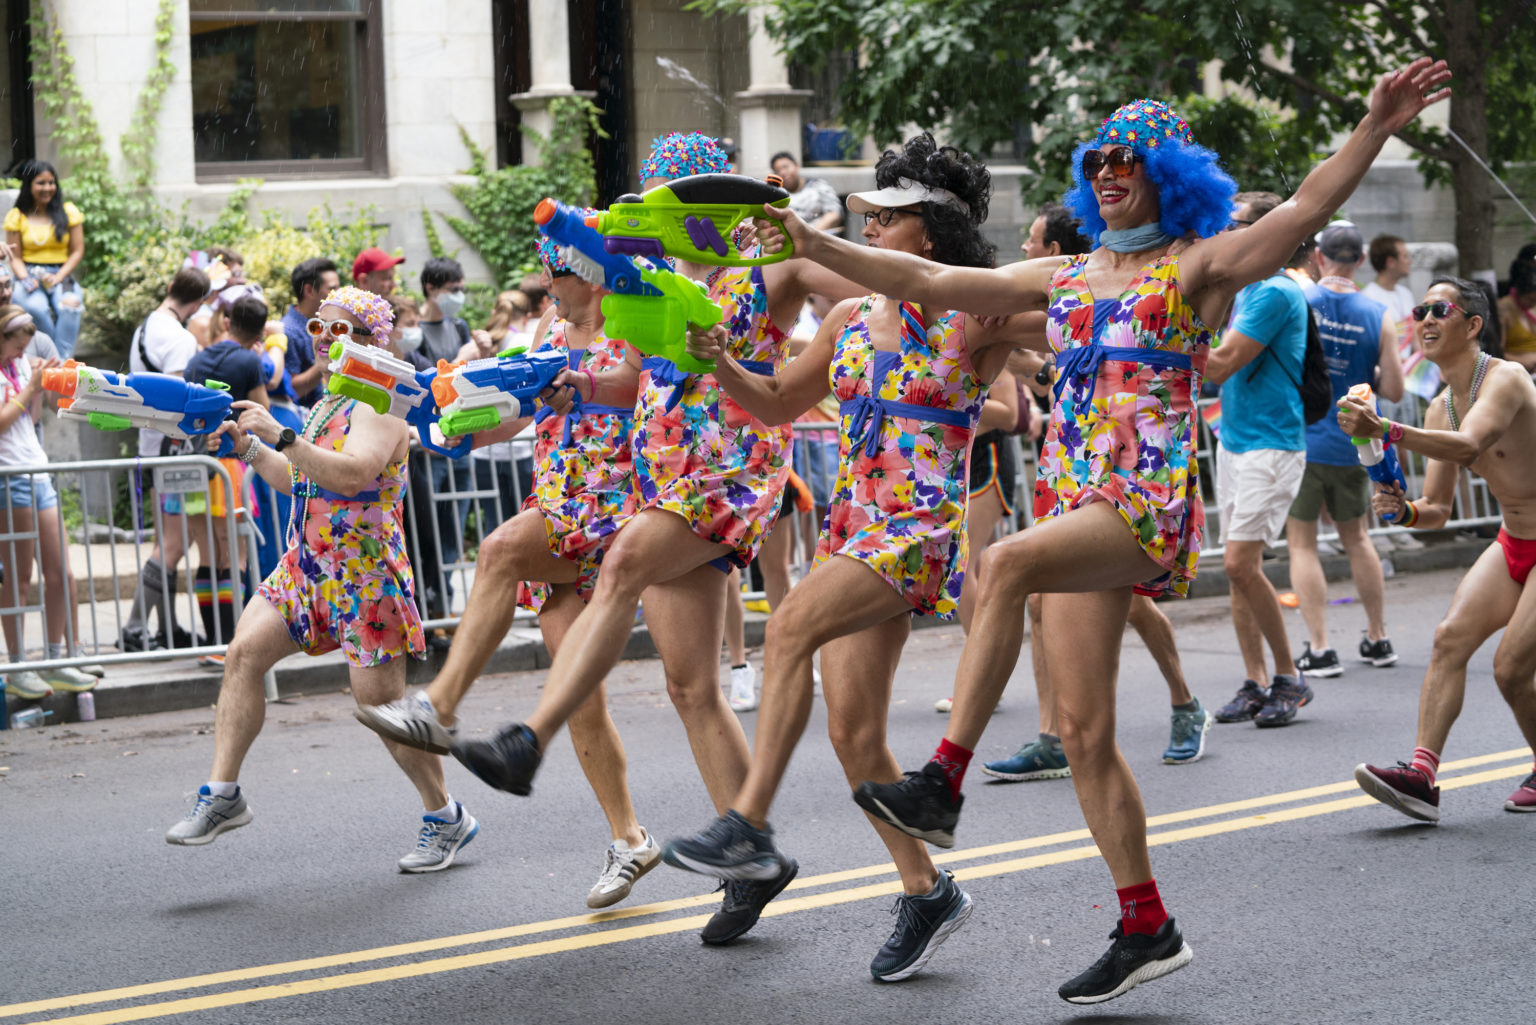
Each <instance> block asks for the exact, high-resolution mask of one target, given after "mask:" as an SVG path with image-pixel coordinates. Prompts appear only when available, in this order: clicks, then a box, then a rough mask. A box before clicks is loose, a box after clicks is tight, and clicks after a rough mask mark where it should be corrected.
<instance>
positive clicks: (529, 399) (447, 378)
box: [423, 346, 570, 438]
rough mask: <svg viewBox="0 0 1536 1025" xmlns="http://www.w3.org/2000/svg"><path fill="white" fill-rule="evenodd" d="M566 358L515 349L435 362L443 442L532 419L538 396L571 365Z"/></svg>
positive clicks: (561, 354)
mask: <svg viewBox="0 0 1536 1025" xmlns="http://www.w3.org/2000/svg"><path fill="white" fill-rule="evenodd" d="M569 365H570V364H569V362H568V360H567V357H566V354H565V352H564V351H561V350H558V349H545V350H542V351H540V352H535V353H532V354H529V353H528V350H527V349H526V347H523V346H518V347H515V348H511V349H507V350H506V351H505V352H502V353H499V354H498V355H495V356H488V357H486V358H485V359H472V360H469V361H468V362H466V363H449V362H448V361H447V360H438V361H437V369H436V370H429V371H423V373H428V374H431V375H433V379H432V382H431V388H432V397H433V398H434V399H435V400H436V405H437V408H438V410H439V411H440V415H439V418H438V429H439V430H441V431H442V432H443V436H444V437H448V438H451V437H454V436H455V435H460V434H473V433H475V432H477V431H488V430H492V429H493V428H496V427H500V426H501V425H502V424H503V423H506V422H507V421H509V420H518V419H521V418H522V417H526V416H532V415H533V413H534V410H535V409H536V408H537V406H538V397H539V395H540V393H542V392H544V391H547V390H548V389H549V387H550V385H551V384H552V383H553V382H554V379H555V377H556V375H558V374H559V373H560V371H562V370H564V369H565V368H566V367H567V366H569Z"/></svg>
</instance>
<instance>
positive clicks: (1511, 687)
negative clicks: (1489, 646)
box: [1493, 578, 1536, 751]
mask: <svg viewBox="0 0 1536 1025" xmlns="http://www.w3.org/2000/svg"><path fill="white" fill-rule="evenodd" d="M1510 583H1514V581H1513V580H1511V581H1510ZM1493 679H1494V682H1495V683H1497V684H1498V685H1499V692H1500V693H1501V694H1503V695H1504V700H1505V701H1506V702H1508V703H1509V710H1510V711H1511V712H1513V713H1515V722H1516V723H1517V724H1519V726H1520V732H1521V733H1523V734H1524V735H1525V742H1526V743H1527V744H1529V745H1530V746H1531V749H1532V750H1533V751H1536V584H1533V583H1532V582H1531V581H1530V579H1529V578H1527V580H1526V582H1525V586H1524V588H1523V589H1522V592H1521V595H1520V601H1519V603H1518V604H1516V606H1515V614H1514V615H1513V616H1512V617H1511V618H1510V620H1509V627H1508V628H1507V629H1506V630H1505V631H1504V638H1503V640H1501V641H1499V647H1498V649H1497V650H1496V651H1495V652H1494V653H1493Z"/></svg>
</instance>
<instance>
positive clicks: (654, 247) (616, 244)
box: [603, 235, 667, 260]
mask: <svg viewBox="0 0 1536 1025" xmlns="http://www.w3.org/2000/svg"><path fill="white" fill-rule="evenodd" d="M603 249H604V250H606V251H607V252H608V253H609V254H610V255H615V256H648V257H650V258H651V259H653V260H660V259H663V258H664V257H665V256H666V255H667V253H666V250H665V249H664V248H662V245H661V239H659V238H629V237H627V236H624V235H604V236H603Z"/></svg>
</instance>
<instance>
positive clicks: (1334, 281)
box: [1317, 274, 1360, 292]
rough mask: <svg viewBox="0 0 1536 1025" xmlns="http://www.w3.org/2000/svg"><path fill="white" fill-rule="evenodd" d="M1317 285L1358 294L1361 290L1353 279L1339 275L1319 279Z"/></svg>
mask: <svg viewBox="0 0 1536 1025" xmlns="http://www.w3.org/2000/svg"><path fill="white" fill-rule="evenodd" d="M1317 283H1318V285H1319V287H1322V288H1332V289H1336V290H1338V291H1341V292H1358V291H1359V290H1360V286H1359V285H1357V284H1355V282H1354V280H1353V279H1352V278H1346V277H1341V276H1340V275H1338V274H1329V275H1328V276H1327V277H1324V278H1319V279H1318V282H1317Z"/></svg>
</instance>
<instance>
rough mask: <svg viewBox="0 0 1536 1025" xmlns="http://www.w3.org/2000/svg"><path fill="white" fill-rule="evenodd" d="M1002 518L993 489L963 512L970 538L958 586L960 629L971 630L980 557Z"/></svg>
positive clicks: (983, 494) (979, 572) (972, 501)
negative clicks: (967, 553) (962, 578)
mask: <svg viewBox="0 0 1536 1025" xmlns="http://www.w3.org/2000/svg"><path fill="white" fill-rule="evenodd" d="M1002 518H1003V503H1002V501H1001V500H1000V499H999V498H998V497H997V489H996V488H988V489H987V490H985V491H983V492H982V493H981V494H980V495H978V496H976V497H974V498H972V499H971V501H970V505H969V506H968V507H967V508H966V511H965V533H966V536H968V537H969V538H970V544H971V550H970V557H969V560H968V561H967V563H966V567H965V580H964V581H963V582H962V583H961V585H960V628H961V629H962V630H964V631H965V632H966V633H969V632H970V630H971V619H972V618H973V617H974V616H975V615H976V591H977V589H978V588H979V587H980V586H981V558H982V556H983V555H985V554H986V552H987V548H988V547H989V546H990V545H991V544H992V535H993V534H994V533H996V531H997V525H998V523H999V522H1001V520H1002Z"/></svg>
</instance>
